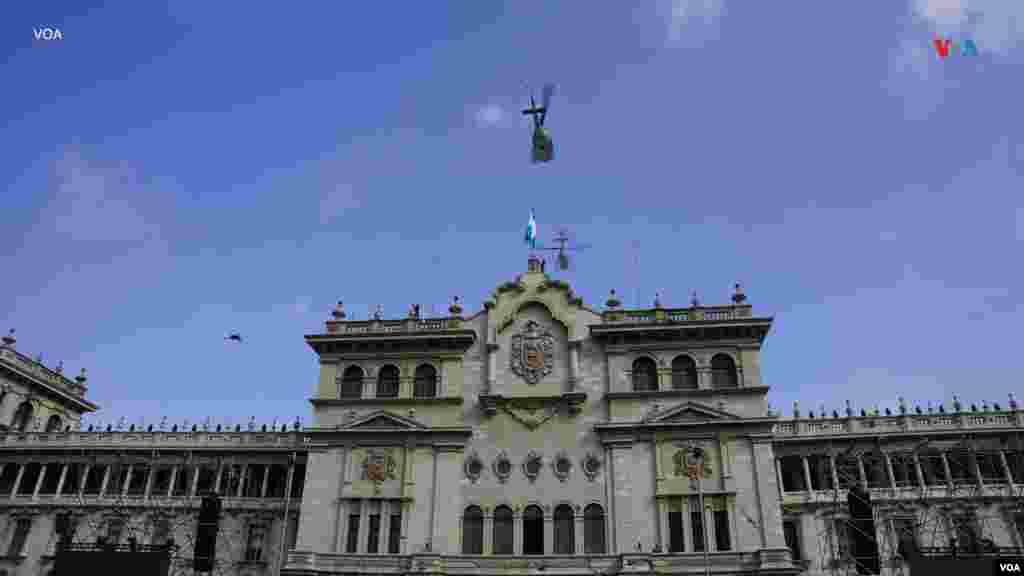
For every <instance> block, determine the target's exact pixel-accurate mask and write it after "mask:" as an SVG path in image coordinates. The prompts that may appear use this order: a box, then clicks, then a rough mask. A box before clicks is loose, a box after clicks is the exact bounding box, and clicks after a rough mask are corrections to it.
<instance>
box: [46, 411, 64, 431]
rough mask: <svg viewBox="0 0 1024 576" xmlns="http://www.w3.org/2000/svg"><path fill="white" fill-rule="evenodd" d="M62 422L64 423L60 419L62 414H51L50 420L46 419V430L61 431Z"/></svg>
mask: <svg viewBox="0 0 1024 576" xmlns="http://www.w3.org/2000/svg"><path fill="white" fill-rule="evenodd" d="M61 424H62V422H61V420H60V416H57V415H56V414H54V415H53V416H50V419H49V420H47V421H46V431H47V432H60V429H61Z"/></svg>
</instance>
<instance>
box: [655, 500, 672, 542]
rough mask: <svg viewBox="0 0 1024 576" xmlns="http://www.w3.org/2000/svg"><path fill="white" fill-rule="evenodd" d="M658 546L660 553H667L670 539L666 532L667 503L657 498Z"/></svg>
mask: <svg viewBox="0 0 1024 576" xmlns="http://www.w3.org/2000/svg"><path fill="white" fill-rule="evenodd" d="M658 544H659V545H660V546H661V551H662V552H668V551H669V546H670V544H671V537H670V536H669V532H668V502H667V501H666V499H665V498H664V497H658Z"/></svg>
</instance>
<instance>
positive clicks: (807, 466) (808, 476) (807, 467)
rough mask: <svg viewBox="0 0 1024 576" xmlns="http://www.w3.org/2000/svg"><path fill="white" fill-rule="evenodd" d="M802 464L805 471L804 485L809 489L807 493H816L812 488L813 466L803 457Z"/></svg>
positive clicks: (801, 458)
mask: <svg viewBox="0 0 1024 576" xmlns="http://www.w3.org/2000/svg"><path fill="white" fill-rule="evenodd" d="M800 463H801V464H802V465H803V469H804V485H805V486H806V487H807V492H808V493H811V492H814V488H813V487H812V486H811V465H810V464H808V463H807V456H801V457H800Z"/></svg>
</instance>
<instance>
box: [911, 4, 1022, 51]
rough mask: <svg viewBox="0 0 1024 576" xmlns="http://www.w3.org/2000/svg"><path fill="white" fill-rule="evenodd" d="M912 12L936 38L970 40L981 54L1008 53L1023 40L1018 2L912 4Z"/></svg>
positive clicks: (1020, 5) (1020, 7) (1020, 10)
mask: <svg viewBox="0 0 1024 576" xmlns="http://www.w3.org/2000/svg"><path fill="white" fill-rule="evenodd" d="M911 10H912V11H913V14H914V16H915V17H916V18H917V19H918V20H921V21H923V22H925V23H926V24H927V25H928V26H929V27H930V28H931V29H932V30H933V32H935V33H936V34H939V35H943V36H954V37H955V38H956V39H961V40H966V39H971V40H973V41H974V43H975V44H976V45H977V47H978V51H979V52H981V53H986V52H988V53H1005V52H1007V51H1008V50H1010V49H1012V48H1015V47H1017V46H1019V45H1020V44H1021V42H1022V40H1024V2H1021V1H1019V0H911Z"/></svg>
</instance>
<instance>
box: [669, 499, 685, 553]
mask: <svg viewBox="0 0 1024 576" xmlns="http://www.w3.org/2000/svg"><path fill="white" fill-rule="evenodd" d="M682 504H683V503H682V501H681V500H679V499H678V498H673V499H672V500H671V502H670V503H669V509H668V546H669V552H685V546H686V545H685V544H684V543H683V542H684V541H683V510H682Z"/></svg>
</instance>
